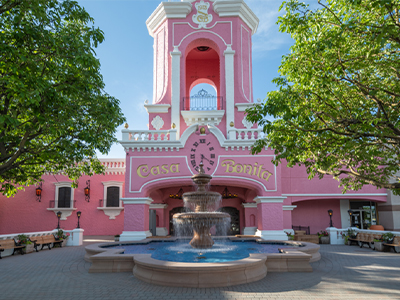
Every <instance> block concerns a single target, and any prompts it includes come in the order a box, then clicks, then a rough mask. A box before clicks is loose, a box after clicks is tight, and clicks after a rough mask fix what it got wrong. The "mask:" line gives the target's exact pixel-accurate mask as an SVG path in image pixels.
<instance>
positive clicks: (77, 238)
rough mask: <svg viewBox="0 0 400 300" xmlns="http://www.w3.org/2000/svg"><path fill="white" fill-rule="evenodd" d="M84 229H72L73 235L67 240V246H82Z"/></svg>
mask: <svg viewBox="0 0 400 300" xmlns="http://www.w3.org/2000/svg"><path fill="white" fill-rule="evenodd" d="M83 231H84V230H83V229H82V228H75V229H74V230H72V231H71V235H70V237H69V238H68V240H67V246H82V244H83Z"/></svg>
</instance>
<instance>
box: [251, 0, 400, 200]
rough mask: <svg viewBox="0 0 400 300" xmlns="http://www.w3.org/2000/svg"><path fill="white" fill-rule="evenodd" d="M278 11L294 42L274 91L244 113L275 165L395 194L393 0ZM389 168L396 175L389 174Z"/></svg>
mask: <svg viewBox="0 0 400 300" xmlns="http://www.w3.org/2000/svg"><path fill="white" fill-rule="evenodd" d="M318 3H319V4H320V8H319V9H316V10H310V9H309V7H308V6H307V5H306V4H304V3H300V2H299V1H297V0H288V1H286V2H284V3H283V4H282V7H281V9H283V10H285V15H284V16H283V17H280V18H279V21H278V23H279V24H280V30H281V31H282V32H286V33H289V34H291V36H292V38H293V39H294V41H295V43H294V45H293V46H292V47H291V53H290V54H287V55H285V56H284V57H283V58H282V63H281V66H280V69H279V72H280V74H281V76H280V77H278V78H275V79H274V83H275V84H276V85H277V87H278V90H276V91H272V92H269V93H268V95H267V98H266V100H265V104H264V105H257V106H255V107H254V108H251V109H248V110H247V114H248V116H247V118H248V120H250V121H251V122H258V124H259V125H260V126H262V128H263V131H264V132H265V133H267V135H266V136H267V138H266V139H264V140H259V141H257V142H256V143H255V145H254V147H253V153H258V152H260V151H261V150H262V149H263V147H265V146H269V147H271V148H273V149H275V151H276V154H277V156H276V159H275V160H274V163H275V164H279V163H280V162H281V161H282V160H286V161H287V164H288V166H289V167H292V166H295V165H304V166H305V167H306V169H307V172H308V174H309V178H313V177H315V176H318V177H319V178H322V177H323V176H324V175H331V176H333V177H334V178H335V179H337V180H338V181H339V182H340V185H341V186H342V187H343V192H345V191H346V190H347V189H352V190H358V189H360V188H361V187H362V186H364V185H367V184H372V185H375V186H376V187H381V188H388V189H392V190H393V191H394V193H396V194H399V193H400V177H399V176H398V174H400V173H399V172H400V163H399V162H400V22H399V8H400V0H372V1H371V0H327V1H326V3H325V4H323V3H322V2H320V1H319V2H318ZM396 173H397V176H396Z"/></svg>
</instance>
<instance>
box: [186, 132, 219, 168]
mask: <svg viewBox="0 0 400 300" xmlns="http://www.w3.org/2000/svg"><path fill="white" fill-rule="evenodd" d="M189 156H190V164H191V166H192V168H193V169H194V170H195V171H196V172H198V170H199V165H200V163H201V162H203V165H204V166H203V168H204V171H206V173H208V174H209V173H210V171H211V170H212V169H214V166H215V164H216V163H217V161H216V155H215V149H214V146H213V145H212V144H211V142H210V141H209V140H207V138H206V137H205V136H200V138H199V139H198V140H195V142H194V143H193V145H192V146H191V149H190V155H189Z"/></svg>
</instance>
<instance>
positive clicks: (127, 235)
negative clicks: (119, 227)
mask: <svg viewBox="0 0 400 300" xmlns="http://www.w3.org/2000/svg"><path fill="white" fill-rule="evenodd" d="M148 236H151V232H150V231H123V232H122V234H121V235H120V237H119V240H120V241H121V242H125V241H141V240H144V239H146V238H147V237H148Z"/></svg>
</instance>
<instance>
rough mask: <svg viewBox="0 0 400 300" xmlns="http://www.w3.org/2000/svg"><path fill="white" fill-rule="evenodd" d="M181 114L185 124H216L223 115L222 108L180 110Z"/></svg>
mask: <svg viewBox="0 0 400 300" xmlns="http://www.w3.org/2000/svg"><path fill="white" fill-rule="evenodd" d="M181 115H182V117H183V119H184V120H185V123H186V125H187V126H191V125H194V124H198V125H216V126H218V125H219V123H221V120H222V118H223V117H224V115H225V111H224V110H194V111H192V110H182V111H181Z"/></svg>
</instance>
